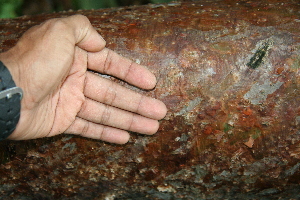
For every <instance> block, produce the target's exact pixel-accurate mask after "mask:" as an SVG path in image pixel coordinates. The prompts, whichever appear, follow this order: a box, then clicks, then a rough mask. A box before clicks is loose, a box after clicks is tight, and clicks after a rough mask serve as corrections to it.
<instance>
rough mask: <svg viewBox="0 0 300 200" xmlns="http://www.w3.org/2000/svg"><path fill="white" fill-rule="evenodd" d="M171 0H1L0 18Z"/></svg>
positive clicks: (167, 0) (168, 0)
mask: <svg viewBox="0 0 300 200" xmlns="http://www.w3.org/2000/svg"><path fill="white" fill-rule="evenodd" d="M170 1H171V0H0V18H14V17H18V16H21V15H24V14H26V15H28V14H40V13H45V12H55V11H62V10H69V9H73V10H79V9H100V8H109V7H119V6H130V5H142V4H148V3H167V2H170Z"/></svg>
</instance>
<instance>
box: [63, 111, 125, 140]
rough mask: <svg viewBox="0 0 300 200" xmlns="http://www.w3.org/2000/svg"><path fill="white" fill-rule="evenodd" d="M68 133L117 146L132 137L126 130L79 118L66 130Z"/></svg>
mask: <svg viewBox="0 0 300 200" xmlns="http://www.w3.org/2000/svg"><path fill="white" fill-rule="evenodd" d="M66 133H68V134H75V135H80V136H83V137H87V138H92V139H97V140H102V141H105V142H110V143H116V144H125V143H127V142H128V140H129V137H130V136H129V133H128V132H126V131H124V130H120V129H116V128H112V127H108V126H103V125H100V124H95V123H92V122H89V121H87V120H84V119H81V118H78V117H77V118H76V119H75V121H74V123H73V124H72V125H71V126H70V127H69V128H68V129H67V130H66Z"/></svg>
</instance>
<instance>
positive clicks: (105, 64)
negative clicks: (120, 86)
mask: <svg viewBox="0 0 300 200" xmlns="http://www.w3.org/2000/svg"><path fill="white" fill-rule="evenodd" d="M88 68H89V69H91V70H94V71H97V72H100V73H103V74H108V75H112V76H115V77H117V78H120V79H122V80H124V81H126V82H127V83H129V84H132V85H135V86H137V87H139V88H142V89H152V88H154V87H155V85H156V78H155V76H154V74H152V73H151V72H150V71H149V70H148V69H147V68H146V67H144V66H142V65H139V64H137V63H134V62H133V61H131V60H129V59H127V58H124V57H122V56H120V55H119V54H117V53H116V52H114V51H112V50H110V49H108V48H104V49H103V50H102V51H99V52H89V53H88Z"/></svg>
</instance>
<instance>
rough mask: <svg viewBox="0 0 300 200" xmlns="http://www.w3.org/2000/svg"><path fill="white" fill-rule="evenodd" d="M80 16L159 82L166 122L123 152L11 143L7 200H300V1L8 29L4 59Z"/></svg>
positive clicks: (173, 8) (14, 22)
mask: <svg viewBox="0 0 300 200" xmlns="http://www.w3.org/2000/svg"><path fill="white" fill-rule="evenodd" d="M77 13H80V14H84V15H86V16H87V17H88V18H89V19H90V21H91V22H92V24H93V25H94V26H95V28H96V29H97V31H99V32H100V33H101V35H102V36H104V38H105V39H106V40H107V44H108V47H109V48H111V49H113V50H115V51H117V52H118V53H120V54H122V55H124V56H125V57H128V58H131V59H133V60H134V61H136V62H138V63H141V64H143V65H146V66H148V67H149V69H150V70H151V71H152V72H153V73H155V75H156V76H157V79H158V84H157V87H156V89H155V90H153V91H150V92H145V91H143V93H145V94H147V95H149V96H152V97H156V98H158V99H160V100H162V101H164V102H165V103H166V105H167V107H168V109H169V111H168V114H167V117H166V118H165V119H164V120H162V121H161V128H160V129H159V131H158V133H157V134H156V135H154V136H141V135H138V134H134V133H133V134H132V138H131V139H130V142H129V143H128V144H126V145H121V146H119V145H112V144H107V143H103V142H99V141H95V140H90V139H86V138H81V137H77V136H71V135H63V136H57V137H54V138H48V139H38V140H32V141H3V142H1V145H0V146H1V148H2V151H1V153H2V155H1V156H0V157H1V161H2V164H1V166H0V176H1V180H0V194H1V195H2V196H3V198H5V199H17V198H21V197H23V198H25V197H28V199H33V198H38V199H39V198H45V199H46V198H49V199H54V198H55V199H105V198H106V199H233V198H235V199H262V198H265V199H273V198H280V197H281V198H283V199H297V198H300V195H299V190H300V186H299V183H300V161H299V159H300V131H299V130H300V94H299V87H300V77H299V75H300V71H299V68H300V4H299V1H298V0H283V1H277V0H260V1H236V0H232V1H228V0H223V1H221V0H216V1H211V0H201V1H195V2H175V3H169V4H159V5H147V6H135V7H124V8H112V9H103V10H94V11H78V12H63V13H56V14H45V15H38V16H34V17H21V18H17V19H11V20H0V27H1V28H0V32H1V36H0V39H1V40H0V46H1V47H0V48H1V49H2V51H5V50H7V49H9V48H10V47H12V46H13V45H14V44H15V43H16V41H17V39H18V38H19V37H20V36H21V34H22V33H24V32H25V31H26V30H27V29H28V28H29V27H31V26H33V25H35V24H39V23H41V22H43V21H44V20H46V19H49V18H53V17H62V16H67V15H71V14H77ZM128 87H131V86H128ZM131 88H132V87H131ZM132 89H134V90H137V89H136V88H132Z"/></svg>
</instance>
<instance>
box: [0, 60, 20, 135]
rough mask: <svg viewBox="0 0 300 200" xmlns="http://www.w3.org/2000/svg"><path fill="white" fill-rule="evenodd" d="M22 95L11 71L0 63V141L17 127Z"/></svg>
mask: <svg viewBox="0 0 300 200" xmlns="http://www.w3.org/2000/svg"><path fill="white" fill-rule="evenodd" d="M22 93H23V92H22V89H21V88H19V87H17V86H16V84H15V82H14V80H13V77H12V74H11V70H9V69H8V68H7V67H6V66H5V64H4V63H3V62H1V61H0V140H3V139H6V138H7V137H8V136H9V135H11V134H12V132H13V131H14V130H15V129H16V127H17V124H18V122H19V118H20V111H21V98H22Z"/></svg>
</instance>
